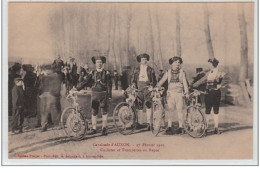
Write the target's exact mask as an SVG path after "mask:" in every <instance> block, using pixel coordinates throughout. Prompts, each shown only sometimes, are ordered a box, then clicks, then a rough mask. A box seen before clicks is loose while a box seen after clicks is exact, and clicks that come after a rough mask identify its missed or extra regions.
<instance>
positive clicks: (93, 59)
mask: <svg viewBox="0 0 260 173" xmlns="http://www.w3.org/2000/svg"><path fill="white" fill-rule="evenodd" d="M91 60H92V62H93V64H96V60H102V63H103V64H104V63H106V57H104V56H93V57H92V58H91Z"/></svg>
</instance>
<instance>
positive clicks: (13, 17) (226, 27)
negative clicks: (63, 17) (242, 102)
mask: <svg viewBox="0 0 260 173" xmlns="http://www.w3.org/2000/svg"><path fill="white" fill-rule="evenodd" d="M207 5H208V9H209V11H210V30H211V37H212V43H213V47H214V53H215V57H216V58H217V59H219V60H220V63H222V64H225V65H235V64H239V63H240V31H239V25H238V7H239V6H243V8H244V11H245V18H246V22H247V34H248V48H249V53H248V55H249V62H250V63H252V62H253V55H254V50H253V46H254V4H253V3H210V4H207ZM131 6H132V20H131V30H130V31H131V32H130V44H131V45H132V46H133V47H135V48H136V51H137V54H139V53H144V52H147V53H148V54H149V53H151V50H150V49H149V45H150V40H149V39H148V36H149V34H148V33H149V29H150V28H149V27H151V26H150V24H149V20H148V19H149V18H148V10H147V9H148V8H150V11H151V16H152V29H153V36H154V40H155V56H156V57H158V56H159V53H158V45H159V44H158V42H159V41H158V30H157V24H156V14H157V12H158V18H159V28H160V35H161V40H160V42H161V47H162V58H163V62H164V63H167V62H168V59H169V58H170V57H172V56H174V55H175V54H176V41H175V39H176V36H175V33H176V23H175V14H176V8H177V7H179V8H180V23H181V45H182V58H183V60H184V63H187V64H206V63H207V60H208V53H207V47H206V46H207V45H206V39H205V33H204V15H203V3H149V4H147V3H132V5H131ZM128 7H129V4H127V3H120V4H117V5H116V8H117V9H118V13H119V16H120V17H119V18H120V21H119V22H120V26H121V34H122V37H123V39H122V45H121V46H122V49H124V48H125V38H126V29H125V27H124V26H125V24H126V14H127V10H128ZM110 8H111V3H98V4H95V3H14V2H13V3H9V5H8V57H9V61H15V60H17V59H22V61H23V63H33V64H41V63H45V62H50V61H53V59H54V58H55V56H56V55H55V53H54V52H55V51H54V47H55V46H54V38H53V33H52V31H51V30H50V28H51V26H50V18H51V17H52V15H53V14H54V13H55V12H60V11H61V9H63V10H64V11H65V13H67V12H68V10H71V11H72V12H73V11H74V12H75V11H80V12H83V13H85V12H86V11H88V13H86V14H88V15H89V27H88V30H89V32H88V35H87V36H86V35H84V34H83V33H81V32H82V31H80V30H77V31H78V33H79V35H80V37H78V38H77V39H83V40H84V39H85V40H86V41H87V42H88V43H89V45H90V46H89V49H94V46H93V45H94V40H95V32H96V25H95V24H96V20H95V19H96V18H95V11H96V10H97V9H99V10H100V11H101V13H100V16H101V28H100V44H99V46H100V49H106V47H107V42H108V41H107V40H108V34H107V33H108V24H109V23H108V22H109V15H108V14H109V12H110V10H109V9H110ZM77 14H80V13H79V12H75V15H77ZM76 17H77V16H76ZM78 22H80V23H82V22H84V21H80V19H79V21H78ZM69 25H70V23H69ZM71 25H72V24H71ZM116 29H118V28H116ZM115 37H116V39H117V40H118V33H116V36H115ZM147 47H148V48H147ZM115 49H116V54H117V56H118V46H116V48H115ZM122 56H124V54H123V55H122ZM155 60H156V59H155Z"/></svg>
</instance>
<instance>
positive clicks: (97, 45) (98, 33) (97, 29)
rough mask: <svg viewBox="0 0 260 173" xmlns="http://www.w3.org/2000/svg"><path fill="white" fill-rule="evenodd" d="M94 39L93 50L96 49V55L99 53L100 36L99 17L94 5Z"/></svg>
mask: <svg viewBox="0 0 260 173" xmlns="http://www.w3.org/2000/svg"><path fill="white" fill-rule="evenodd" d="M96 8H97V9H96V40H95V50H96V51H97V55H100V50H99V48H100V44H99V36H100V17H99V15H100V14H99V9H98V7H96Z"/></svg>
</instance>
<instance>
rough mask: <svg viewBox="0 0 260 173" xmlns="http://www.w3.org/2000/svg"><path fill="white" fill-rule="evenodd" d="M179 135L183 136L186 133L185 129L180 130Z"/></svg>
mask: <svg viewBox="0 0 260 173" xmlns="http://www.w3.org/2000/svg"><path fill="white" fill-rule="evenodd" d="M178 133H179V134H180V135H183V134H184V133H185V132H184V129H183V128H182V127H181V128H179V130H178Z"/></svg>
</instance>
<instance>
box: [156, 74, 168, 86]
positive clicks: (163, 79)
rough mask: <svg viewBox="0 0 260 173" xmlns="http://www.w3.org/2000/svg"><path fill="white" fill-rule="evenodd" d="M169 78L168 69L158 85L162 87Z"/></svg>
mask: <svg viewBox="0 0 260 173" xmlns="http://www.w3.org/2000/svg"><path fill="white" fill-rule="evenodd" d="M167 78H168V70H167V71H166V73H164V75H163V77H162V78H161V80H160V81H159V82H158V86H159V87H161V86H162V85H163V84H164V82H165V81H166V80H167Z"/></svg>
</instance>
